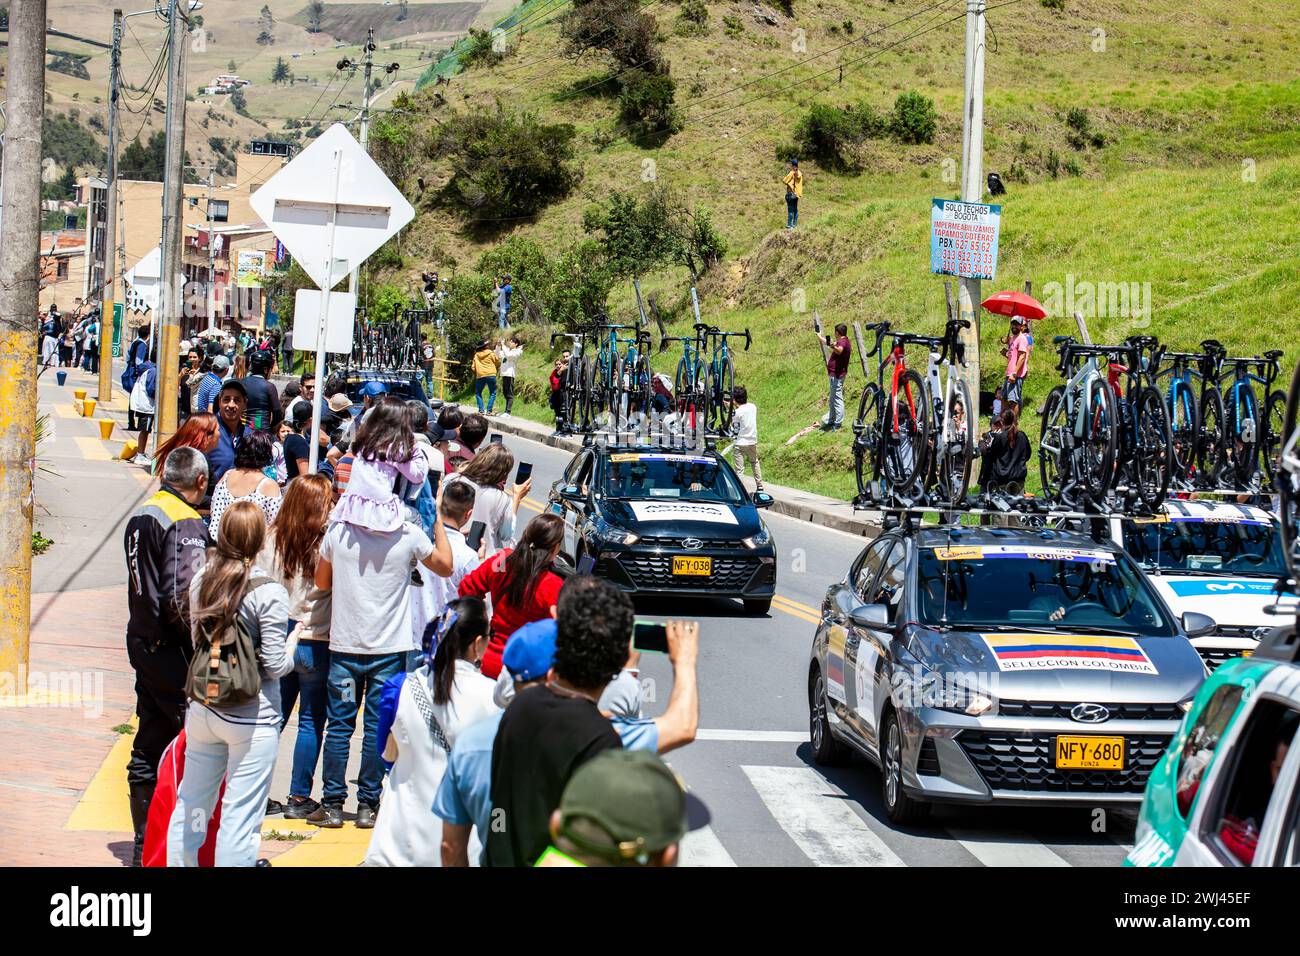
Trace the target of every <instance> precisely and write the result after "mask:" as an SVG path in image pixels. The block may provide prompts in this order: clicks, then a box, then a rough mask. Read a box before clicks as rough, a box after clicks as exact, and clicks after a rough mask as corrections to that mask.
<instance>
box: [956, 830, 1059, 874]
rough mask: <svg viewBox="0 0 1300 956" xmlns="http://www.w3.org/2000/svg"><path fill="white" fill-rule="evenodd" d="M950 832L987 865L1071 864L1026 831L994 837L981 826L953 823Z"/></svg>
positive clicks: (971, 853)
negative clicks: (970, 828) (957, 825)
mask: <svg viewBox="0 0 1300 956" xmlns="http://www.w3.org/2000/svg"><path fill="white" fill-rule="evenodd" d="M948 835H949V836H951V837H952V838H953V839H954V840H956V841H957V842H958V843H960V844H961V845H962V846H963V847H965V848H966V850H967V851H968V852H969V853H970V855H971V856H973V857H975V859H977V860H979V861H980V862H981V863H983V864H984V865H985V866H1069V865H1070V864H1069V863H1068V862H1066V861H1065V860H1063V859H1061V857H1059V856H1057V855H1056V854H1055V853H1053V852H1052V851H1051V850H1049V849H1048V848H1047V847H1045V846H1043V844H1041V843H1039V842H1038V841H1037V840H1035V839H1034V838H1033V837H1031V836H1028V835H1024V834H999V835H998V836H996V837H994V836H991V835H989V834H988V833H985V832H983V831H981V830H963V829H960V828H955V827H949V828H948Z"/></svg>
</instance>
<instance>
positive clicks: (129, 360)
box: [122, 339, 149, 392]
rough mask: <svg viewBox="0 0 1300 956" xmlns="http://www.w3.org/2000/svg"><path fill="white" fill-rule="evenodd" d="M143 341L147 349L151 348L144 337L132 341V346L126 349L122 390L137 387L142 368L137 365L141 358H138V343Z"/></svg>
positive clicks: (127, 390)
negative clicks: (136, 383)
mask: <svg viewBox="0 0 1300 956" xmlns="http://www.w3.org/2000/svg"><path fill="white" fill-rule="evenodd" d="M142 343H143V344H144V347H145V348H146V349H148V348H149V346H148V344H147V343H144V340H143V339H136V340H135V341H134V342H132V343H131V347H130V348H129V349H127V350H126V368H124V369H122V390H123V391H125V392H129V391H131V389H133V388H135V381H136V379H137V378H139V377H140V369H139V368H138V367H137V366H138V363H139V359H137V358H136V345H138V344H142Z"/></svg>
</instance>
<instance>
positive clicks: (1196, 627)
mask: <svg viewBox="0 0 1300 956" xmlns="http://www.w3.org/2000/svg"><path fill="white" fill-rule="evenodd" d="M1218 626H1219V624H1218V622H1217V621H1215V620H1214V618H1212V617H1210V616H1209V615H1208V614H1198V613H1196V612H1195V611H1187V612H1185V613H1184V614H1183V630H1184V631H1186V632H1187V636H1188V637H1204V636H1205V635H1207V634H1213V633H1214V632H1215V630H1216V629H1217V628H1218Z"/></svg>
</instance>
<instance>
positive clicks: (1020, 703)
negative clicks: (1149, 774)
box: [996, 700, 1183, 726]
mask: <svg viewBox="0 0 1300 956" xmlns="http://www.w3.org/2000/svg"><path fill="white" fill-rule="evenodd" d="M1078 703H1079V702H1074V703H1058V702H1055V701H1034V700H999V701H998V707H997V711H996V713H997V716H999V717H1055V718H1058V719H1062V720H1072V719H1073V718H1072V717H1071V716H1070V710H1071V708H1073V707H1075V706H1077V704H1078ZM1095 703H1100V704H1101V705H1102V706H1103V707H1105V708H1106V709H1107V710H1109V711H1110V720H1182V719H1183V709H1182V708H1181V707H1179V706H1178V705H1177V704H1110V703H1106V702H1105V701H1096V702H1095ZM1077 722H1078V723H1082V721H1077ZM1103 723H1104V722H1103ZM1093 726H1096V725H1093Z"/></svg>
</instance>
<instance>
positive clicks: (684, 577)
mask: <svg viewBox="0 0 1300 956" xmlns="http://www.w3.org/2000/svg"><path fill="white" fill-rule="evenodd" d="M604 563H605V562H604V561H602V562H601V564H604ZM618 563H619V564H621V565H622V566H623V570H624V571H625V572H627V576H628V577H629V578H631V579H632V583H633V584H635V585H636V586H637V588H638V589H640V590H643V591H743V590H744V589H745V585H747V584H748V583H749V580H750V578H752V577H753V576H754V572H755V571H757V570H758V568H759V561H758V559H757V558H714V559H713V573H712V574H710V575H708V576H707V577H706V576H704V575H693V574H673V557H672V555H669V554H649V553H643V552H640V551H629V552H626V553H624V554H622V555H620V556H619V558H618ZM596 573H597V574H602V576H604V575H603V571H602V569H600V568H597V570H596Z"/></svg>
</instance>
